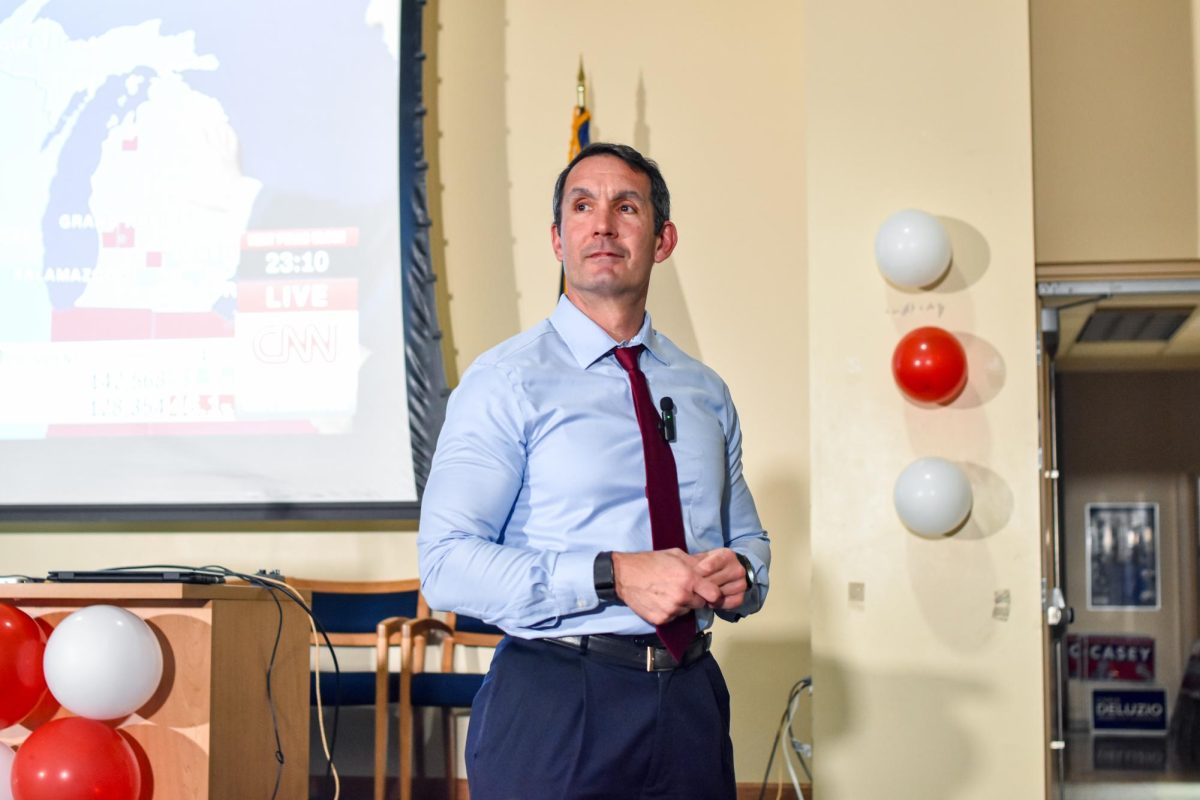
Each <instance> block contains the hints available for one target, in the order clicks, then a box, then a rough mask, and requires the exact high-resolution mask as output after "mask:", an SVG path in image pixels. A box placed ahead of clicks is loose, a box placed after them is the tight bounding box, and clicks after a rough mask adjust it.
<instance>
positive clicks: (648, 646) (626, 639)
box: [537, 633, 712, 672]
mask: <svg viewBox="0 0 1200 800" xmlns="http://www.w3.org/2000/svg"><path fill="white" fill-rule="evenodd" d="M537 641H541V642H545V643H546V644H554V645H558V646H559V647H566V648H569V649H571V650H576V651H578V652H580V653H583V654H585V655H592V656H595V657H596V658H599V659H602V660H604V661H611V662H612V663H614V664H620V665H621V666H623V667H633V668H635V669H644V670H645V671H646V672H670V671H671V670H673V669H679V668H681V667H687V666H690V665H692V664H694V663H696V662H697V661H699V660H700V657H701V656H703V655H704V654H705V653H707V652H708V649H709V648H710V647H711V646H712V634H711V633H701V634H698V635H697V636H696V638H695V639H692V642H691V644H689V645H688V647H687V650H685V651H684V652H683V659H682V660H681V661H678V662H677V661H675V656H673V655H671V651H670V650H668V649H667V648H665V647H663V646H662V644H661V643H659V644H655V642H657V641H658V639H657V637H654V636H653V635H650V636H618V635H616V634H609V633H594V634H592V635H590V636H560V637H558V638H557V639H538V640H537Z"/></svg>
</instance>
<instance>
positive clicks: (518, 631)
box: [417, 297, 771, 639]
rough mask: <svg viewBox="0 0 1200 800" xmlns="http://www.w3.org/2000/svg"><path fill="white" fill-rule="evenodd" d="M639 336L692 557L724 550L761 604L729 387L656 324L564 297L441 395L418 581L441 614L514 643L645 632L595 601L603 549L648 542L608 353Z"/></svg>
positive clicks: (755, 542) (617, 370) (764, 554)
mask: <svg viewBox="0 0 1200 800" xmlns="http://www.w3.org/2000/svg"><path fill="white" fill-rule="evenodd" d="M622 344H623V345H637V344H642V345H645V348H646V349H645V350H644V351H643V352H642V354H641V360H640V365H641V368H642V371H643V372H644V373H645V374H646V380H647V383H648V384H649V386H650V394H651V396H652V397H653V399H654V401H655V403H656V404H657V403H658V402H659V400H660V399H661V398H662V397H664V396H669V397H670V398H672V400H673V401H674V403H675V407H676V411H675V418H676V430H677V436H676V441H675V442H673V443H672V445H671V448H672V451H673V452H674V455H675V463H676V467H677V470H678V473H679V494H680V500H681V502H682V504H683V524H684V529H685V532H686V535H687V547H688V552H691V553H699V552H702V551H706V550H712V549H715V548H719V547H730V548H732V549H733V550H735V551H736V552H738V553H741V554H743V555H745V556H746V557H747V558H748V559H749V560H750V563H751V564H752V565H753V567H754V570H755V577H756V582H757V584H758V586H757V589H756V590H755V591H752V592H748V593H747V598H746V601H745V602H744V603H743V604H742V606H741V607H739V608H737V609H734V610H732V611H730V612H720V613H721V616H723V617H725V618H727V619H733V620H736V619H737V618H739V617H741V616H743V615H745V614H749V613H752V612H754V611H757V610H758V608H759V607H760V606H761V605H762V602H763V600H764V599H765V597H766V591H767V568H768V566H769V563H770V558H771V551H770V542H769V541H768V539H767V535H766V532H765V531H763V529H762V524H761V523H760V522H759V519H758V512H757V511H756V510H755V508H754V500H753V498H752V497H751V496H750V490H749V488H747V486H746V481H745V479H744V478H743V477H742V434H741V429H740V427H739V425H738V417H737V412H736V410H735V409H734V407H733V401H732V400H731V399H730V396H729V389H728V388H727V387H726V386H725V383H724V381H722V380H721V378H720V377H719V376H718V375H717V374H716V373H715V372H713V371H712V370H711V369H709V368H708V367H706V366H704V365H703V364H701V363H700V362H699V361H697V360H695V359H694V358H691V357H690V356H688V355H687V354H685V353H684V352H683V351H682V350H680V349H679V348H678V347H676V346H675V345H674V344H673V343H672V342H671V341H670V340H669V339H667V338H666V337H664V336H662V335H660V334H659V333H657V332H656V331H655V330H654V329H653V328H652V327H651V325H650V315H649V314H646V317H645V320H644V321H643V323H642V327H641V329H640V330H639V331H638V334H637V335H636V336H635V337H634V338H633V339H631V340H629V342H625V343H618V342H615V341H613V340H612V337H610V336H609V335H608V334H607V333H605V331H604V329H602V328H601V327H600V326H598V325H597V324H596V323H594V322H592V321H591V320H590V319H589V318H588V317H587V316H585V315H584V314H583V313H582V312H581V311H579V309H577V308H576V307H575V306H574V305H573V304H572V303H571V302H570V301H569V300H568V299H567V298H566V297H563V298H562V299H561V300H560V301H559V303H558V307H557V308H556V309H555V311H554V313H553V314H552V315H551V316H550V318H549V319H548V320H545V321H543V322H542V323H540V324H539V325H537V326H535V327H534V328H532V329H530V330H528V331H525V332H524V333H521V334H519V335H517V336H514V337H513V338H511V339H509V340H508V341H506V342H504V343H502V344H500V345H498V346H497V347H495V348H493V349H492V350H489V351H488V352H486V353H484V354H483V355H481V356H480V357H479V358H478V359H476V361H475V363H474V364H472V365H471V367H470V368H469V369H468V370H467V371H466V373H465V374H464V375H463V377H462V381H461V383H460V384H459V386H458V388H457V389H456V390H455V391H454V393H453V394H452V395H451V397H450V402H449V406H448V408H447V413H446V422H445V425H444V426H443V428H442V432H441V436H440V438H439V439H438V446H437V452H436V454H435V455H434V459H433V465H432V467H431V469H430V474H429V480H428V482H427V483H426V486H425V494H424V497H423V498H422V502H421V528H420V533H419V534H418V537H417V547H418V553H419V561H420V573H421V588H422V590H423V591H424V593H425V597H426V599H427V600H428V601H429V603H430V605H431V606H432V607H433V608H435V609H440V610H447V611H457V612H459V613H462V614H467V615H469V616H472V617H479V618H480V619H483V620H485V621H487V622H491V623H493V624H495V625H498V626H499V627H501V628H503V629H504V630H505V631H506V632H508V633H509V634H512V635H513V636H519V637H522V638H527V639H528V638H539V637H546V636H573V635H580V634H592V633H623V634H635V633H649V632H651V631H653V630H654V627H653V626H652V625H650V624H649V623H647V622H646V621H645V620H642V619H641V618H639V617H638V616H637V615H636V614H634V613H633V611H631V610H630V609H629V608H627V607H626V606H624V605H616V604H608V603H601V602H600V601H599V600H598V598H597V597H596V590H595V586H594V583H593V576H592V562H593V561H594V560H595V558H596V554H597V553H599V552H601V551H603V550H615V551H621V552H635V551H643V550H652V549H654V547H653V545H652V543H651V539H650V510H649V505H648V504H647V502H646V494H645V486H646V473H645V459H644V456H643V453H642V437H641V433H640V430H639V428H638V423H637V417H636V416H635V412H634V408H633V399H632V395H631V393H630V387H629V378H628V376H627V374H626V373H625V371H624V370H623V369H621V366H620V365H619V364H618V363H617V361H616V358H615V356H613V354H612V350H613V348H615V347H617V346H619V345H622ZM697 619H698V622H699V625H700V627H701V628H705V627H708V626H709V625H710V624H711V623H712V611H710V610H708V609H702V610H700V611H699V612H697Z"/></svg>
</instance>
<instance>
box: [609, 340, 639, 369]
mask: <svg viewBox="0 0 1200 800" xmlns="http://www.w3.org/2000/svg"><path fill="white" fill-rule="evenodd" d="M613 354H614V355H615V356H616V357H617V363H619V364H620V365H621V366H622V367H624V368H625V371H626V372H641V370H639V369H638V356H640V355H641V354H642V345H640V344H635V345H634V346H633V347H618V348H617V349H616V350H614V351H613Z"/></svg>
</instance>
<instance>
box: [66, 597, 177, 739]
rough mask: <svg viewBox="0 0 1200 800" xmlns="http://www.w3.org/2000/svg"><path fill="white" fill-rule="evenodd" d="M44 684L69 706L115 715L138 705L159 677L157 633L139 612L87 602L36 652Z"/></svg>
mask: <svg viewBox="0 0 1200 800" xmlns="http://www.w3.org/2000/svg"><path fill="white" fill-rule="evenodd" d="M42 667H43V671H44V672H45V674H46V686H48V687H49V689H50V693H51V694H52V695H54V699H55V700H57V701H58V702H59V703H61V704H62V705H63V707H64V708H66V709H67V710H69V711H72V712H74V713H75V714H78V715H79V716H81V717H87V718H89V719H102V720H103V719H117V718H118V717H124V716H127V715H129V714H132V713H133V712H134V711H137V710H138V709H139V708H141V707H142V706H143V705H144V704H145V703H146V701H147V700H149V699H150V697H151V696H152V695H153V694H154V692H155V690H156V689H158V684H159V682H160V681H161V680H162V670H163V657H162V648H161V647H159V644H158V638H157V637H155V635H154V631H152V630H150V626H149V625H147V624H146V622H145V620H143V619H142V618H141V617H139V616H137V615H136V614H133V613H131V612H129V611H126V610H125V609H123V608H117V607H116V606H105V605H98V606H87V607H86V608H81V609H79V610H78V611H76V612H74V613H73V614H71V615H70V616H68V617H67V618H66V619H64V620H63V621H62V622H60V623H58V626H57V627H56V628H55V629H54V632H53V633H51V634H50V640H49V641H48V642H46V654H45V656H43V658H42Z"/></svg>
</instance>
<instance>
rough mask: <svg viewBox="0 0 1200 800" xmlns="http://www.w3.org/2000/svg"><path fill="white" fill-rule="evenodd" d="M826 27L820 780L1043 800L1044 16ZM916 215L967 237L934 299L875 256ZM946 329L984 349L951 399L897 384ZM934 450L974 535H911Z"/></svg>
mask: <svg viewBox="0 0 1200 800" xmlns="http://www.w3.org/2000/svg"><path fill="white" fill-rule="evenodd" d="M805 12H806V13H805V20H804V24H805V32H806V37H805V40H804V44H803V57H804V63H805V72H806V77H807V81H808V82H807V98H806V106H805V114H806V118H807V124H808V133H807V146H808V148H807V155H806V160H807V188H808V198H809V199H808V221H809V224H808V230H809V265H808V267H809V269H808V276H809V281H808V298H807V300H808V308H809V324H810V334H809V352H810V357H811V362H810V382H809V383H810V385H809V389H810V395H811V406H810V413H811V418H812V430H813V438H812V457H811V463H810V470H811V475H812V479H811V489H810V491H811V496H812V532H811V540H812V559H813V565H812V573H813V574H812V622H811V624H812V648H813V660H814V674H815V680H816V695H815V713H814V721H815V739H816V746H817V755H816V764H817V770H818V771H817V775H816V781H815V785H816V786H817V787H818V794H819V796H820V797H821V799H822V800H863V799H864V798H883V797H888V798H905V799H907V798H912V800H943V799H944V800H951V799H953V800H983V798H995V799H996V800H1009V798H1018V797H1019V798H1035V797H1042V796H1043V781H1044V764H1045V748H1046V741H1045V731H1044V722H1043V677H1042V623H1041V597H1040V563H1039V544H1038V528H1039V521H1038V483H1037V472H1036V465H1037V440H1036V437H1037V416H1036V415H1037V393H1036V375H1037V369H1036V364H1035V351H1034V342H1035V330H1036V328H1035V322H1034V318H1035V313H1034V296H1033V260H1034V251H1033V227H1032V223H1033V207H1032V203H1033V187H1032V177H1031V173H1032V155H1031V152H1030V138H1031V130H1030V127H1031V125H1030V95H1029V30H1028V18H1027V11H1026V7H1025V4H1023V3H1009V2H984V3H960V2H954V1H953V0H918V1H917V2H915V3H900V4H897V3H893V2H888V1H887V0H869V1H868V2H865V3H850V4H847V3H839V2H836V1H835V0H810V2H808V3H807V4H806V6H805ZM906 207H917V208H922V209H925V210H927V211H929V212H931V213H933V214H936V215H938V216H940V217H941V218H943V220H944V221H945V222H946V224H947V227H948V229H949V232H950V234H951V239H952V242H953V247H954V252H955V261H954V266H953V267H952V269H951V272H950V274H949V275H948V277H947V278H946V279H945V280H944V281H943V282H942V283H941V284H940V285H939V286H938V287H937V288H936V289H933V290H931V291H923V292H909V291H901V290H898V289H894V288H891V287H889V286H888V285H887V284H885V282H884V281H883V279H882V278H881V276H880V274H879V272H878V271H877V269H876V267H875V264H874V258H873V250H872V245H873V239H874V235H875V231H876V229H877V227H878V225H879V223H880V222H882V220H883V219H884V218H885V217H887V216H888V215H889V214H890V213H892V212H894V211H896V210H899V209H902V208H906ZM923 324H937V325H940V326H942V327H944V328H946V329H948V330H950V331H952V332H954V333H956V334H957V335H958V336H959V337H960V339H962V340H963V342H964V344H965V346H966V349H967V351H968V362H969V368H970V371H971V379H970V384H969V385H968V388H967V390H966V392H965V393H964V394H963V395H962V396H961V397H960V398H959V399H958V400H956V401H955V402H954V403H953V404H952V405H950V406H949V407H947V408H938V409H925V408H917V407H915V406H914V405H911V404H909V403H908V402H906V401H905V400H904V399H903V398H902V397H901V395H900V394H899V393H898V392H897V390H896V388H895V386H894V385H893V384H892V379H891V374H890V369H889V365H890V358H891V352H892V349H893V348H894V346H895V344H896V342H897V341H898V340H899V338H900V336H901V335H902V334H903V333H904V332H907V331H908V330H911V329H912V328H915V327H917V326H919V325H923ZM926 455H937V456H942V457H944V458H948V459H951V460H953V461H956V462H958V463H959V464H961V465H962V466H963V467H964V469H965V470H966V472H967V474H968V476H969V477H970V479H971V483H972V487H973V490H974V494H975V508H974V510H973V512H972V516H971V520H970V522H968V524H967V526H966V527H965V528H964V529H963V530H962V531H960V532H959V533H958V534H956V535H955V536H953V537H951V538H945V539H940V540H926V539H921V538H918V537H916V536H914V535H912V534H910V533H907V532H906V531H905V530H904V528H903V527H902V525H901V524H900V522H899V520H898V519H897V518H896V515H895V512H894V511H893V508H892V503H891V492H892V487H893V483H894V481H895V478H896V476H897V475H898V474H899V473H900V471H901V470H902V469H903V468H904V467H905V466H906V465H907V464H908V463H910V462H911V461H912V460H913V459H915V458H917V457H919V456H926ZM851 584H861V585H862V589H863V592H864V597H863V600H861V601H858V600H853V599H851V593H850V590H851ZM1005 592H1007V593H1008V594H1007V598H1008V602H1000V603H997V602H996V599H997V594H998V593H1001V594H1000V596H1001V597H1004V595H1003V593H1005Z"/></svg>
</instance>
